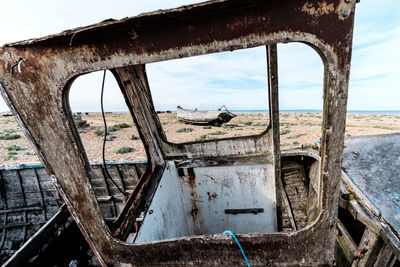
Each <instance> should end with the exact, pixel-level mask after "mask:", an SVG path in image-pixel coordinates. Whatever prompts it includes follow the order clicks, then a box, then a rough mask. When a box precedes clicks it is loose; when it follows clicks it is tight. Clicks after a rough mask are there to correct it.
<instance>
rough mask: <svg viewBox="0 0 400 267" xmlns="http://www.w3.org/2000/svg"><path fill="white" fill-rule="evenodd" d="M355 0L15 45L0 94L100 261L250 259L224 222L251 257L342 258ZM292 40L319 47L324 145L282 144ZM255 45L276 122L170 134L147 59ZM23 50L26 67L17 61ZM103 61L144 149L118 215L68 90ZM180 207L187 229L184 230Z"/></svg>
mask: <svg viewBox="0 0 400 267" xmlns="http://www.w3.org/2000/svg"><path fill="white" fill-rule="evenodd" d="M355 3H356V1H355V0H351V1H347V0H346V1H344V0H334V1H326V0H320V1H316V2H312V3H311V2H302V1H290V0H282V1H263V0H251V1H237V0H222V1H219V0H215V1H208V2H205V3H200V4H196V5H192V6H186V7H181V8H177V9H172V10H168V11H157V12H154V13H146V14H143V15H140V16H137V17H134V18H126V19H123V20H121V21H104V22H101V23H99V24H96V25H92V26H89V27H86V28H79V29H74V30H71V31H65V32H63V33H60V34H58V35H52V36H48V37H44V38H39V39H34V40H28V41H23V42H18V43H13V44H8V45H6V46H5V47H3V48H0V54H2V55H4V56H2V57H0V73H1V75H2V82H1V83H0V92H1V93H2V95H3V97H4V99H5V100H6V102H7V104H8V105H9V107H10V109H11V110H12V112H13V114H14V116H15V117H16V119H17V120H18V121H19V123H20V124H21V126H22V128H23V130H24V132H25V134H26V135H27V137H28V139H29V140H30V142H31V144H32V145H33V147H34V149H35V151H36V154H37V155H38V156H39V158H40V160H41V161H42V162H43V165H44V166H45V168H46V170H47V171H48V173H49V174H50V175H51V177H52V178H53V180H54V183H55V186H56V188H57V190H58V192H59V194H60V196H61V198H62V199H63V200H64V202H65V204H66V206H67V208H68V210H69V212H70V214H71V216H72V217H73V218H74V220H75V223H76V225H77V226H78V227H79V229H80V231H81V233H82V235H83V236H84V238H85V240H86V241H87V243H88V244H89V246H90V247H91V249H92V251H93V253H94V254H95V255H96V257H97V259H98V261H99V263H100V264H101V265H103V266H106V265H114V264H119V263H128V264H134V265H135V266H160V265H172V266H182V265H202V266H220V265H230V266H231V265H239V264H243V263H244V262H243V257H242V255H241V253H240V251H239V250H238V247H237V244H236V243H235V241H234V240H233V239H232V238H231V236H229V235H227V234H223V233H221V232H222V231H223V230H225V229H226V228H228V227H229V228H232V229H233V230H235V231H237V232H238V235H237V236H238V240H239V241H240V243H241V245H242V247H243V248H244V249H245V252H246V255H247V257H248V258H249V260H250V263H251V264H253V265H283V266H327V265H328V266H329V265H334V263H335V257H334V252H335V242H336V234H337V230H336V227H335V225H336V223H337V218H338V209H337V207H338V204H339V195H340V182H341V177H342V172H341V163H342V160H343V158H342V156H343V146H342V144H343V140H344V128H345V118H346V104H347V89H348V83H349V70H350V59H351V48H352V33H353V24H354V11H355ZM288 42H302V43H304V44H306V45H309V46H310V47H312V48H313V49H314V50H315V51H316V52H317V53H318V54H319V55H320V57H321V60H322V62H323V65H324V68H325V69H324V83H323V84H324V85H323V86H324V88H323V92H324V94H323V97H324V99H323V103H324V107H323V109H324V110H323V121H322V124H321V140H320V147H321V149H320V151H319V154H318V156H315V155H314V154H315V151H314V153H312V152H307V151H297V152H296V151H291V152H288V153H281V151H280V132H279V101H278V65H277V64H278V59H277V56H278V53H277V44H278V43H288ZM255 46H264V47H265V51H266V67H265V69H266V70H267V74H268V89H267V88H266V89H265V90H268V94H269V96H270V97H269V102H268V100H267V99H266V100H265V102H266V104H268V108H269V111H270V113H269V116H270V125H269V127H268V128H267V129H266V130H265V131H264V132H263V133H261V134H259V135H254V136H243V137H237V138H235V137H233V138H225V139H218V140H207V141H204V142H191V143H183V144H173V143H170V142H168V141H167V140H166V136H165V133H164V132H163V129H162V126H161V123H160V121H159V119H158V117H157V113H156V111H155V109H154V104H153V100H152V96H151V89H150V84H149V82H148V79H147V75H146V64H148V63H152V62H157V61H165V60H172V59H178V58H183V57H190V56H196V55H202V54H210V53H216V52H222V51H232V50H236V49H245V48H249V47H255ZM18 58H21V60H22V61H19V62H18V63H17V64H19V63H21V62H22V63H21V64H24V66H23V70H24V71H23V72H22V73H19V72H18V73H16V72H15V73H13V72H12V68H13V66H15V60H16V59H18ZM10 68H11V72H10ZM37 70H40V71H37ZM98 70H111V71H112V73H113V75H114V76H115V78H116V80H117V82H118V85H119V86H120V89H121V92H122V94H123V96H124V98H125V101H126V103H127V105H128V108H129V111H130V113H131V116H132V118H133V121H134V122H135V124H136V127H137V129H138V131H139V136H140V138H141V139H142V141H143V144H144V147H145V150H146V153H147V158H148V160H147V168H146V171H145V172H144V174H143V175H142V176H141V177H140V179H139V180H138V181H137V184H136V186H135V187H134V188H132V191H130V192H128V191H129V190H126V193H127V194H126V195H128V197H127V198H126V200H125V198H123V199H124V200H125V201H124V202H120V205H119V204H118V205H117V203H115V204H116V205H117V206H116V207H115V208H112V209H114V210H115V211H116V212H117V211H118V212H119V213H118V215H116V214H111V215H113V216H114V215H115V216H116V218H115V219H114V220H112V221H111V222H109V220H108V219H109V217H108V216H110V214H109V215H107V214H106V213H104V208H102V207H101V206H102V205H101V203H102V201H103V200H104V201H109V200H108V198H106V199H101V198H99V197H98V196H97V197H96V193H95V191H96V190H95V185H93V184H92V183H91V179H92V178H93V177H95V176H96V175H95V169H94V168H92V167H90V164H89V159H88V158H87V155H86V153H85V150H84V146H83V144H82V141H81V139H80V136H79V132H78V130H77V127H76V125H75V123H74V120H73V114H72V112H71V108H70V106H69V101H68V93H69V89H70V86H71V84H72V83H73V82H74V80H75V78H76V77H77V76H79V75H82V74H86V73H89V72H93V71H98ZM10 73H11V74H12V73H13V74H12V75H11V74H10ZM33 92H34V93H33ZM248 104H249V106H251V103H248ZM49 129H50V130H49ZM60 152H62V153H63V154H62V156H60ZM290 153H293V154H290ZM296 153H297V154H296ZM285 157H287V158H288V162H286V159H285ZM289 157H295V158H290V159H289ZM281 160H282V164H281ZM281 173H282V174H283V179H282V177H281ZM228 174H229V175H228ZM227 175H228V176H229V177H230V178H229V177H226V176H227ZM113 176H114V175H113ZM115 176H116V177H118V176H117V174H115ZM210 177H211V178H212V179H211V178H210ZM121 179H123V178H121ZM213 180H214V181H215V182H216V183H215V184H212V183H213ZM106 183H107V181H106ZM211 185H212V186H211ZM165 189H167V190H165ZM254 190H255V191H256V192H257V194H254V196H253V195H252V194H251V191H254ZM109 194H110V195H112V194H111V193H109ZM121 195H122V194H121ZM274 195H275V196H274ZM122 196H124V195H122ZM220 198H222V200H221V201H220ZM240 198H244V199H245V200H246V201H244V202H243V201H242V202H240V201H238V199H240ZM111 199H114V197H112V198H111ZM115 199H121V198H118V197H115ZM100 200H101V201H100ZM167 203H169V204H170V205H171V206H173V207H175V209H176V214H175V215H174V216H172V215H171V214H170V213H166V212H165V211H166V210H168V209H167V207H166V205H167ZM274 209H275V211H274ZM179 210H180V211H179ZM211 215H213V216H214V217H212V216H211ZM163 216H164V217H165V220H164V219H163ZM178 216H180V217H179V219H180V220H179V223H181V224H182V227H175V228H174V223H176V222H177V221H178ZM112 218H114V217H112ZM267 218H268V219H267ZM252 221H254V222H255V223H251V222H252ZM165 227H169V229H171V230H174V231H171V233H170V234H169V233H166V231H165ZM146 229H147V230H146ZM180 229H183V230H182V231H180ZM342 233H343V232H342ZM368 236H369V234H368ZM165 238H168V239H165ZM147 241H151V242H147ZM385 242H386V240H385ZM373 243H374V242H373ZM389 243H390V242H389ZM376 247H379V246H376ZM372 251H375V250H372Z"/></svg>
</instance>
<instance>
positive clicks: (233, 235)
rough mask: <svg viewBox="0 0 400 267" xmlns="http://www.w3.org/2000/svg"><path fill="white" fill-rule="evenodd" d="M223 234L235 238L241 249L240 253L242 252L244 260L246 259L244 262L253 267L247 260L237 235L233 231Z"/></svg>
mask: <svg viewBox="0 0 400 267" xmlns="http://www.w3.org/2000/svg"><path fill="white" fill-rule="evenodd" d="M223 234H230V235H231V236H232V237H233V239H235V241H236V244H238V246H239V248H240V251H241V252H242V255H243V258H244V260H245V261H246V263H247V266H248V267H251V266H250V262H249V260H248V259H247V257H246V254H244V250H243V248H242V246H241V245H240V243H239V240H238V239H237V238H236V236H235V234H234V233H233V232H232V231H231V230H226V231H225V232H223Z"/></svg>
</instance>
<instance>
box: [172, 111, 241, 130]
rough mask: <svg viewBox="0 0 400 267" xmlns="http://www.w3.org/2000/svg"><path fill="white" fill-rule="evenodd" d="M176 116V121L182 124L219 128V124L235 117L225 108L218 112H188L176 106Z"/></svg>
mask: <svg viewBox="0 0 400 267" xmlns="http://www.w3.org/2000/svg"><path fill="white" fill-rule="evenodd" d="M222 108H224V109H222ZM176 116H177V119H178V121H181V122H184V123H190V124H202V125H207V124H209V125H215V126H220V125H221V124H223V123H227V122H229V121H230V120H231V119H233V118H235V117H236V115H235V114H233V113H231V112H229V111H228V109H227V108H226V107H225V106H222V107H221V108H219V109H218V110H197V109H195V110H190V109H184V108H182V107H181V106H177V107H176Z"/></svg>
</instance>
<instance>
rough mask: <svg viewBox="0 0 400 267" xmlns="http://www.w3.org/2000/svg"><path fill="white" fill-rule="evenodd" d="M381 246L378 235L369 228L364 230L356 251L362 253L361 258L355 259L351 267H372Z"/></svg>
mask: <svg viewBox="0 0 400 267" xmlns="http://www.w3.org/2000/svg"><path fill="white" fill-rule="evenodd" d="M382 245H383V241H382V239H381V238H380V237H379V235H377V234H376V233H374V232H373V231H371V230H370V229H369V228H365V231H364V234H363V236H362V238H361V241H360V244H359V245H358V250H359V251H363V257H362V258H357V259H355V260H354V261H353V263H352V265H351V266H352V267H357V266H373V265H374V263H375V261H376V259H377V256H378V253H379V251H380V250H381V248H382Z"/></svg>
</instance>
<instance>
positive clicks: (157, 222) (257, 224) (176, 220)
mask: <svg viewBox="0 0 400 267" xmlns="http://www.w3.org/2000/svg"><path fill="white" fill-rule="evenodd" d="M347 159H348V160H352V159H349V158H346V160H347ZM281 161H282V165H281V169H282V175H281V179H280V180H278V181H274V179H270V180H268V177H270V176H269V175H268V172H271V170H270V169H269V168H270V167H269V165H268V164H265V163H266V162H268V157H253V158H247V159H243V160H241V161H240V164H238V162H236V163H235V164H234V165H232V163H233V162H229V161H223V162H222V161H221V162H218V163H217V162H216V161H215V160H213V161H207V160H191V161H173V162H169V163H168V165H167V167H166V168H165V170H164V172H163V175H162V177H161V179H160V183H159V184H158V187H157V190H156V191H155V194H154V197H153V198H152V201H151V203H150V205H149V208H148V211H147V213H143V214H141V215H140V216H138V218H137V219H136V223H135V226H134V227H133V228H132V229H131V231H130V233H129V235H128V236H127V238H126V239H125V240H124V241H125V242H129V243H133V244H141V243H146V242H154V241H162V240H166V239H177V238H188V237H193V236H204V235H212V234H220V233H222V232H223V231H225V230H227V229H229V230H232V231H233V232H234V233H235V234H247V235H248V234H251V233H262V232H265V233H268V232H288V233H295V232H298V231H301V230H302V229H304V228H306V227H308V226H310V225H312V224H313V223H314V221H315V220H316V218H317V216H318V199H319V197H320V192H319V182H318V180H319V179H318V177H319V169H318V166H319V157H318V153H317V151H315V150H297V149H296V150H289V151H284V152H283V155H282V160H281ZM108 168H109V171H110V172H111V173H112V174H113V176H114V177H115V178H118V177H119V178H118V180H117V183H118V184H119V185H121V186H122V185H125V186H126V188H129V190H134V189H135V186H136V185H137V184H138V181H139V179H140V177H141V176H142V175H143V174H144V171H145V169H146V164H145V163H125V164H110V165H109V166H108ZM92 169H93V170H94V173H96V176H95V177H93V179H92V180H91V184H92V186H93V190H94V192H95V194H96V198H97V202H98V204H99V206H100V209H101V211H102V215H103V219H104V220H105V221H106V222H107V223H108V225H109V227H112V222H113V221H115V219H116V218H117V216H118V215H119V214H120V212H121V210H122V209H121V207H122V206H123V205H124V204H125V203H126V198H124V196H123V195H122V194H121V192H119V191H118V190H117V188H116V187H115V186H114V185H113V184H112V183H111V182H110V181H107V180H106V178H105V177H104V176H103V175H102V172H101V166H99V165H93V166H92ZM34 173H38V178H39V179H38V178H36V177H35V175H34ZM0 174H1V177H3V181H4V182H3V184H5V185H6V187H5V188H7V196H8V198H4V197H3V198H2V203H3V206H2V209H1V210H0V211H1V214H2V215H3V216H5V215H6V216H8V218H14V219H15V218H19V219H18V221H21V220H23V218H24V216H26V214H27V216H26V218H27V219H26V223H25V224H24V225H22V224H19V225H17V224H15V223H14V224H13V223H10V222H8V224H7V225H2V227H3V233H2V240H3V243H2V245H3V247H2V263H4V262H5V260H6V259H8V258H9V257H10V256H12V255H13V254H14V253H16V254H15V255H14V257H12V258H11V259H10V260H9V261H8V262H7V266H16V265H26V266H27V265H29V262H31V263H30V264H38V263H41V264H54V263H55V262H57V260H58V262H60V261H61V260H64V263H65V262H66V263H69V262H70V261H71V262H72V261H77V262H78V263H79V264H84V265H86V264H90V265H91V266H99V265H100V263H99V262H97V261H96V260H95V259H94V258H93V256H92V257H88V256H87V255H93V253H92V252H90V251H91V250H90V248H89V247H88V246H87V245H85V243H86V242H85V241H84V239H83V236H82V235H81V234H79V231H78V228H77V227H76V225H74V224H73V220H72V217H71V216H70V214H69V212H68V211H67V210H66V209H65V207H64V208H62V203H63V202H62V199H61V198H60V197H59V195H58V194H57V193H56V187H55V185H54V184H53V182H52V181H51V178H50V176H49V175H48V174H47V173H46V171H45V170H44V168H43V167H42V166H29V165H28V166H21V167H19V168H9V169H7V170H6V169H4V170H1V172H0ZM118 174H119V176H117V175H118ZM18 176H20V177H21V181H23V182H22V184H18V183H15V185H13V187H11V188H10V187H9V186H7V184H10V180H9V179H8V178H7V177H12V178H13V182H14V181H15V180H17V181H18V179H16V178H17V177H18ZM38 180H39V182H41V184H42V185H43V186H41V187H39V186H38V185H39V184H38V183H37V182H36V181H38ZM13 184H14V183H13ZM44 185H45V186H44ZM340 185H341V189H340V190H341V197H340V199H341V200H342V201H340V202H339V206H338V210H339V217H338V220H337V221H335V222H334V223H333V227H335V228H336V246H335V248H336V249H335V260H336V264H337V266H377V267H378V266H397V265H398V264H399V261H398V258H400V250H399V242H398V240H399V239H398V233H397V231H396V230H395V229H394V230H391V228H392V226H391V225H390V224H389V223H388V222H387V221H386V220H385V218H384V217H381V216H377V215H376V214H374V212H373V211H372V210H371V207H373V206H372V202H371V201H368V200H366V199H367V198H366V195H365V193H363V192H362V191H360V189H359V188H358V186H357V185H356V184H354V182H352V180H351V179H349V177H348V175H347V174H346V173H345V172H343V173H342V179H341V184H340ZM44 187H45V188H46V190H47V191H48V192H52V193H51V194H49V193H46V191H43V189H41V188H44ZM353 188H354V189H355V190H354V189H353ZM350 189H351V190H352V191H349V190H350ZM23 192H25V193H26V192H29V194H28V195H27V196H28V199H26V202H27V203H29V204H28V205H27V206H24V205H22V203H20V204H19V205H14V206H15V207H14V209H10V208H8V209H5V205H4V204H5V203H6V202H7V204H8V206H10V203H13V202H14V201H15V200H13V197H15V199H20V198H19V196H22V195H21V194H22V193H23ZM170 192H175V193H174V194H172V195H171V194H170ZM41 194H42V195H43V196H44V198H43V202H42V201H37V199H38V196H39V195H41ZM348 194H354V195H357V196H358V197H352V198H351V199H348V198H345V197H344V196H346V195H348ZM50 195H51V197H50ZM11 196H13V197H11ZM367 196H368V195H367ZM343 199H344V200H345V201H343ZM35 200H36V201H35ZM52 201H53V202H52ZM50 203H54V204H53V205H50ZM50 207H52V208H51V209H50V210H49V208H50ZM118 207H119V208H118ZM46 208H47V213H46V214H47V216H46V217H43V218H42V219H41V220H38V219H37V217H35V216H32V214H33V213H34V212H35V211H36V216H39V217H40V215H41V214H43V213H44V212H45V210H46ZM23 209H25V210H23ZM38 211H41V212H38ZM25 213H26V214H25ZM10 214H12V216H10ZM53 215H54V217H53ZM44 218H46V219H44ZM45 223H47V224H46V225H45V226H43V225H44V224H45ZM42 226H43V227H42ZM24 227H25V228H24ZM41 227H42V228H41ZM39 229H40V230H39ZM35 231H38V234H36V235H35V236H33V235H34V234H35ZM64 232H65V234H64V235H63V234H62V233H64ZM57 233H58V234H57ZM67 234H68V235H69V236H72V237H73V238H67V237H66V236H65V235H67ZM253 239H254V241H253V242H256V239H257V237H253ZM50 240H59V242H58V243H57V242H54V241H53V243H51V242H50ZM26 241H27V242H26ZM25 242H26V243H25ZM24 243H25V244H24ZM49 244H50V245H52V246H53V247H54V248H52V250H50V251H52V254H51V255H49V252H48V251H46V250H45V249H41V248H43V247H48V246H49ZM79 244H80V245H79ZM78 245H79V246H80V247H82V248H81V251H75V253H71V254H67V255H65V254H63V253H64V252H62V248H63V247H68V246H71V250H72V248H73V247H77V246H78ZM50 248H51V246H50ZM18 249H19V250H18ZM47 250H49V249H47ZM82 250H83V251H82ZM245 251H246V254H247V256H248V257H249V259H250V260H251V255H252V252H251V249H249V248H248V247H245ZM82 254H83V255H86V256H85V257H83V256H82ZM241 263H243V262H240V261H239V262H238V264H241ZM351 264H353V265H351ZM396 264H397V265H396ZM144 265H146V264H144Z"/></svg>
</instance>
